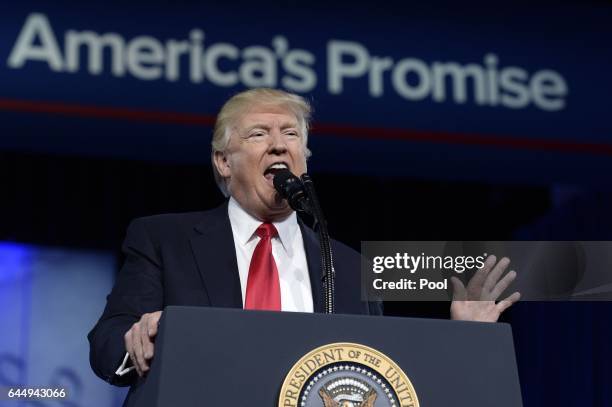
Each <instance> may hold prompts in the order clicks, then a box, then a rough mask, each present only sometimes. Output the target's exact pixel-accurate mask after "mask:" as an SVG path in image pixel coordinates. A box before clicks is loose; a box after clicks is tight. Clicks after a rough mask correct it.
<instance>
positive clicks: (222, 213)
mask: <svg viewBox="0 0 612 407" xmlns="http://www.w3.org/2000/svg"><path fill="white" fill-rule="evenodd" d="M195 232H196V233H195V235H194V236H193V237H192V238H191V249H192V251H193V255H194V257H195V260H196V263H197V265H198V270H199V272H200V276H201V277H202V281H203V282H204V287H205V289H206V292H207V294H208V298H209V300H210V305H211V306H212V307H225V308H242V292H241V290H240V277H239V275H238V263H237V261H236V248H235V246H234V237H233V235H232V226H231V224H230V221H229V216H228V214H227V201H226V203H225V204H224V205H221V206H220V207H218V208H216V209H213V210H212V211H209V212H207V213H206V214H205V215H204V219H202V221H201V222H200V223H199V224H198V225H196V226H195Z"/></svg>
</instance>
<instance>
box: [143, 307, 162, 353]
mask: <svg viewBox="0 0 612 407" xmlns="http://www.w3.org/2000/svg"><path fill="white" fill-rule="evenodd" d="M148 315H149V318H148V319H147V322H146V326H147V335H148V336H149V338H148V341H147V345H146V347H145V358H147V359H151V358H152V357H153V355H154V353H155V345H154V343H155V336H157V329H158V326H159V318H160V317H161V311H157V312H154V313H152V314H148Z"/></svg>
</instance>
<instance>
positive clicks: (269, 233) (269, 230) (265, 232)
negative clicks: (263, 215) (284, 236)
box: [255, 222, 278, 239]
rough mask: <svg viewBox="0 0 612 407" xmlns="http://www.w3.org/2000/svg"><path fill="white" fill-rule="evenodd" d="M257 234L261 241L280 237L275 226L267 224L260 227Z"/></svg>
mask: <svg viewBox="0 0 612 407" xmlns="http://www.w3.org/2000/svg"><path fill="white" fill-rule="evenodd" d="M255 234H256V235H257V236H259V238H260V239H265V238H273V237H276V236H278V231H277V230H276V228H275V227H274V225H273V224H271V223H269V222H265V223H262V224H261V225H259V227H258V228H257V230H256V231H255Z"/></svg>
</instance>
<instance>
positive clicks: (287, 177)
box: [272, 170, 306, 211]
mask: <svg viewBox="0 0 612 407" xmlns="http://www.w3.org/2000/svg"><path fill="white" fill-rule="evenodd" d="M272 182H273V184H274V188H275V189H276V191H277V192H278V193H279V194H280V196H281V197H283V198H284V199H286V200H287V202H289V206H291V208H293V210H296V211H304V210H306V208H305V207H304V204H305V201H306V193H305V191H304V185H303V184H302V181H300V179H299V178H298V177H296V176H295V175H293V174H292V173H291V171H289V170H280V171H277V172H276V173H275V174H274V179H273V181H272Z"/></svg>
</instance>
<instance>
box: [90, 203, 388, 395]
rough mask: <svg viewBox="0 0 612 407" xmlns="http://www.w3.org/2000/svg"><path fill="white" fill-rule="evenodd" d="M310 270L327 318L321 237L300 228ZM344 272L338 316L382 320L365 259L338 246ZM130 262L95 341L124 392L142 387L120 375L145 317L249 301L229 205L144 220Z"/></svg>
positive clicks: (102, 366) (93, 355)
mask: <svg viewBox="0 0 612 407" xmlns="http://www.w3.org/2000/svg"><path fill="white" fill-rule="evenodd" d="M300 227H301V231H302V236H303V239H304V249H305V251H306V258H307V262H308V269H309V271H310V273H309V274H310V283H311V286H312V297H313V303H314V310H315V312H323V301H322V300H323V298H322V297H323V296H322V272H321V259H320V248H319V241H318V236H317V234H316V233H315V232H313V231H312V230H311V229H309V228H308V227H306V226H304V225H303V224H302V223H301V222H300ZM332 251H333V255H334V267H335V270H336V311H337V312H338V313H346V314H374V315H379V314H381V313H382V310H381V308H380V305H379V304H377V303H367V302H363V301H362V300H361V285H360V281H361V278H360V261H361V257H360V254H359V253H357V252H356V251H354V250H353V249H351V248H349V247H348V246H345V245H344V244H342V243H340V242H337V241H332ZM123 252H124V253H125V255H126V259H125V263H124V264H123V267H122V268H121V271H120V272H119V275H118V277H117V281H116V283H115V286H114V288H113V290H112V292H111V293H110V295H109V296H108V297H107V303H106V308H105V309H104V313H103V314H102V317H101V318H100V320H99V321H98V323H97V324H96V326H95V327H94V328H93V329H92V331H91V332H90V333H89V335H88V339H89V343H90V363H91V366H92V368H93V370H94V372H95V373H96V374H97V375H98V376H100V377H101V378H102V379H104V380H107V381H109V382H110V383H112V384H116V385H129V384H132V383H133V382H134V381H135V375H134V374H133V372H132V373H130V374H128V375H126V377H122V378H120V377H118V376H116V375H115V374H114V372H115V370H116V369H117V367H118V366H119V364H120V363H121V361H122V359H123V357H124V355H125V346H124V338H123V336H124V334H125V333H126V332H127V331H128V330H129V329H130V327H131V326H132V324H134V323H135V322H137V321H138V320H139V319H140V317H141V315H142V314H144V313H149V312H154V311H159V310H162V309H164V307H166V306H167V305H189V306H205V307H230V308H242V295H241V291H240V279H239V276H238V264H237V262H236V250H235V246H234V239H233V235H232V229H231V225H230V220H229V216H228V213H227V202H226V203H225V204H224V205H222V206H220V207H218V208H216V209H213V210H210V211H206V212H192V213H182V214H166V215H157V216H150V217H145V218H139V219H135V220H134V221H132V223H131V224H130V226H129V227H128V231H127V235H126V238H125V241H124V243H123Z"/></svg>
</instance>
